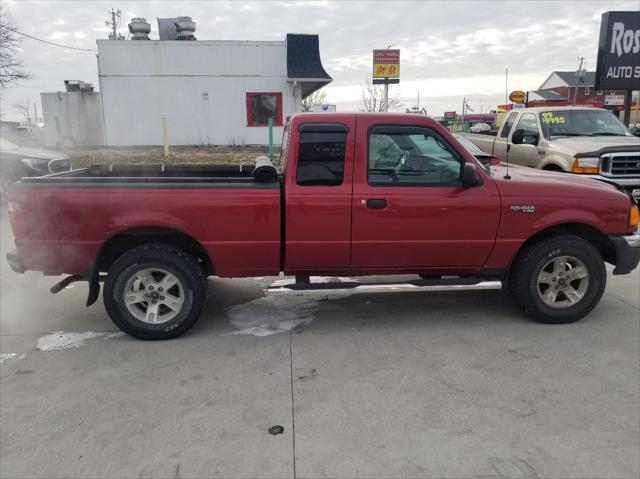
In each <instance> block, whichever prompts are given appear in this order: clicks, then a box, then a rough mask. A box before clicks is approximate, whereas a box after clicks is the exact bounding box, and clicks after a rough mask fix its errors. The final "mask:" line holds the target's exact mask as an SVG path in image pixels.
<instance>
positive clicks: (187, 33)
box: [176, 17, 196, 40]
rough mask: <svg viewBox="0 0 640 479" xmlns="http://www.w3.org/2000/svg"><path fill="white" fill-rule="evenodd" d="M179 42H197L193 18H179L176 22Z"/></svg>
mask: <svg viewBox="0 0 640 479" xmlns="http://www.w3.org/2000/svg"><path fill="white" fill-rule="evenodd" d="M176 31H177V32H178V40H195V39H196V37H195V35H194V33H196V22H194V21H193V20H191V17H178V19H177V21H176Z"/></svg>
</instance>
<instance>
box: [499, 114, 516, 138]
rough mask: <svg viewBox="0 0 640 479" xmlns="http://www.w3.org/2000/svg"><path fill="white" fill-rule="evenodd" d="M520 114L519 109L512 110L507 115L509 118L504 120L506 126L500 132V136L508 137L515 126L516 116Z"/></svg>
mask: <svg viewBox="0 0 640 479" xmlns="http://www.w3.org/2000/svg"><path fill="white" fill-rule="evenodd" d="M517 116H518V112H517V111H512V112H511V113H509V115H507V118H505V120H504V127H503V128H502V131H501V132H500V138H507V137H508V136H509V133H511V128H513V124H514V123H515V122H516V117H517Z"/></svg>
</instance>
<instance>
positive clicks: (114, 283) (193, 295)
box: [103, 244, 207, 340]
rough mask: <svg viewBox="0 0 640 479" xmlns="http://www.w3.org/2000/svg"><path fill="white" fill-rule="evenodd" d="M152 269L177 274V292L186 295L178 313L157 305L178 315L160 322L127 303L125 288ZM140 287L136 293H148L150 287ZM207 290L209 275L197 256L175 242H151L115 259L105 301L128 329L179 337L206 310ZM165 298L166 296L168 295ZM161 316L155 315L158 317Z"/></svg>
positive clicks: (145, 335) (140, 334) (152, 336)
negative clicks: (146, 316) (205, 272)
mask: <svg viewBox="0 0 640 479" xmlns="http://www.w3.org/2000/svg"><path fill="white" fill-rule="evenodd" d="M149 269H151V270H163V271H165V272H168V273H170V274H171V275H173V276H174V277H175V279H176V280H177V281H178V283H177V284H179V288H180V290H179V293H177V295H179V296H181V297H182V303H181V305H180V307H179V310H178V312H176V313H173V312H172V310H171V309H170V308H168V307H167V306H164V305H158V306H157V308H165V309H166V311H167V312H168V315H169V314H175V317H172V318H171V319H169V320H167V321H165V322H160V323H158V324H152V323H149V322H145V321H144V318H142V319H140V318H138V317H136V316H135V315H134V314H133V313H132V312H131V311H130V309H129V306H127V305H126V304H125V289H126V288H128V285H129V284H130V282H131V281H132V280H133V278H134V277H135V278H138V276H137V274H138V273H140V272H143V271H148V270H149ZM152 278H153V276H152ZM138 281H140V280H138ZM138 284H140V282H139V283H138ZM138 287H139V288H141V289H140V290H139V291H137V292H134V293H133V294H138V293H143V294H144V292H145V291H146V288H145V287H143V286H138ZM175 287H178V286H175ZM152 289H153V288H152ZM156 289H157V290H159V291H162V289H159V288H156ZM127 291H129V290H127ZM174 291H177V290H174ZM168 292H169V291H168V290H167V292H165V293H164V294H167V296H169V294H168ZM156 294H162V293H157V292H156ZM206 294H207V280H206V277H205V275H204V273H203V271H202V268H201V267H200V266H199V265H198V262H197V261H196V260H195V258H194V257H193V256H191V255H190V254H188V253H187V252H185V251H184V250H182V249H180V248H176V247H174V246H170V245H165V244H148V245H142V246H138V247H137V248H133V249H131V250H129V251H127V252H126V253H124V254H123V255H122V256H120V257H119V258H118V259H117V260H116V261H115V262H114V263H113V265H112V266H111V268H110V269H109V273H108V275H107V279H106V281H105V284H104V293H103V301H104V306H105V308H106V310H107V313H108V314H109V316H110V317H111V320H112V321H113V322H114V323H115V324H116V326H118V328H120V329H121V330H122V331H124V332H125V333H127V334H129V335H131V336H133V337H135V338H138V339H143V340H162V339H172V338H175V337H178V336H180V335H181V334H182V333H184V332H185V331H187V330H188V329H189V328H190V327H191V326H193V325H194V324H195V323H196V321H197V320H198V318H199V317H200V314H201V313H202V309H203V307H204V303H205V298H206ZM144 295H145V296H148V294H144ZM157 299H158V301H160V300H159V298H157ZM162 299H163V300H164V296H162ZM144 301H147V302H146V303H139V304H140V306H139V309H140V315H142V316H144V315H145V312H144V309H145V308H146V309H148V308H149V306H150V303H149V302H148V300H144ZM154 307H156V306H154ZM158 316H159V315H155V318H157V317H158Z"/></svg>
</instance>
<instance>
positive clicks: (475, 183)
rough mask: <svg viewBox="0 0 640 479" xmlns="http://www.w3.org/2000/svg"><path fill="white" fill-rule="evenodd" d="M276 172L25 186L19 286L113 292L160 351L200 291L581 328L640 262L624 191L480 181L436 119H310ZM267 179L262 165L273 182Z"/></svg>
mask: <svg viewBox="0 0 640 479" xmlns="http://www.w3.org/2000/svg"><path fill="white" fill-rule="evenodd" d="M282 159H283V169H282V172H281V173H280V172H278V171H277V170H276V169H275V168H273V166H272V165H270V164H269V162H264V161H260V162H257V164H256V168H255V169H253V170H251V169H249V170H247V169H246V168H244V169H243V168H241V167H232V166H228V167H226V166H224V167H216V166H205V167H202V166H201V167H196V166H192V167H187V166H166V167H165V166H163V165H158V166H138V167H133V166H112V167H92V168H88V169H79V170H73V171H70V172H65V173H59V174H53V175H48V176H44V177H40V178H24V179H23V180H21V182H19V183H17V184H16V185H15V187H14V188H13V190H12V192H11V197H10V205H9V209H10V218H11V224H12V227H13V231H14V234H15V241H16V247H17V250H16V251H14V252H12V253H10V254H9V255H8V260H9V263H10V265H11V267H12V268H13V270H14V271H16V272H18V273H22V272H24V271H27V270H36V271H42V272H44V274H50V275H58V274H62V273H68V274H70V275H72V276H69V277H68V278H66V279H65V280H63V281H61V282H60V283H59V284H58V285H56V286H54V288H52V291H53V292H57V291H59V290H61V289H62V288H63V287H64V286H65V285H67V284H69V283H70V282H71V281H74V280H80V279H82V280H86V281H88V282H89V285H90V288H89V297H88V300H87V302H88V304H91V303H93V302H95V301H96V300H97V298H98V295H99V291H100V282H101V281H104V291H103V298H104V304H105V307H106V309H107V312H108V313H109V315H110V316H111V318H112V319H113V321H114V322H115V323H116V324H117V325H118V326H119V327H120V328H121V329H122V330H123V331H125V332H127V333H129V334H130V335H132V336H135V337H137V338H141V339H167V338H172V337H176V336H178V335H180V334H181V333H183V332H185V331H186V330H187V329H188V328H189V327H191V326H192V325H193V324H194V323H195V322H196V320H197V319H198V317H199V316H200V314H201V311H202V308H203V304H204V300H205V295H206V292H207V282H206V278H207V276H211V275H215V276H219V277H251V276H268V275H277V274H279V273H280V272H282V271H284V272H285V273H287V274H291V275H296V276H297V278H298V280H299V283H298V284H299V285H302V286H304V284H305V279H306V278H308V276H309V275H325V276H326V275H330V276H337V275H359V276H361V275H389V274H406V273H411V274H418V275H420V276H421V277H422V279H421V280H417V281H415V282H414V283H415V285H417V286H420V285H426V284H429V285H432V284H442V283H443V282H448V283H451V282H452V281H455V282H459V283H461V284H469V283H473V282H479V281H482V280H484V279H499V280H500V281H502V283H503V285H504V286H505V290H506V291H508V293H509V294H510V295H511V296H512V297H513V298H514V299H515V301H516V302H517V304H518V305H519V306H520V307H521V308H522V310H523V311H524V312H525V313H526V314H528V315H529V316H531V317H533V318H535V319H538V320H540V321H543V322H548V323H565V322H570V321H575V320H577V319H580V318H581V317H583V316H585V315H586V314H588V313H589V312H590V311H591V310H592V309H593V308H594V307H595V306H596V304H597V303H598V301H599V300H600V298H601V296H602V294H603V291H604V288H605V282H606V271H605V266H604V262H605V261H606V262H608V263H611V264H613V265H615V269H614V274H626V273H629V272H630V271H632V270H633V269H634V268H635V267H636V266H637V265H638V262H639V261H640V235H638V233H637V228H638V207H637V205H636V204H635V203H634V201H633V200H632V199H631V198H630V197H629V196H627V195H625V194H624V193H623V192H621V191H619V190H618V189H617V188H616V187H615V186H613V185H609V184H606V183H602V182H599V181H596V180H592V179H582V178H576V177H574V176H568V175H563V174H560V173H553V172H546V171H538V170H532V169H528V168H521V167H511V168H508V169H507V167H506V166H505V165H498V166H491V167H488V168H489V169H485V168H484V167H483V166H482V165H481V164H480V163H478V161H477V160H476V159H475V158H474V157H473V156H471V155H470V154H469V153H468V152H467V151H466V150H465V149H464V148H462V146H461V145H460V144H459V143H458V142H457V141H456V139H455V138H454V137H453V136H452V135H451V134H450V133H449V132H448V131H446V130H445V129H444V128H442V127H441V126H440V125H439V124H438V123H437V122H435V121H434V120H432V119H430V118H426V117H422V116H418V115H410V114H365V113H362V114H325V113H321V114H313V113H312V114H300V115H295V116H293V117H292V118H291V119H290V121H289V122H288V124H287V128H286V130H285V137H284V139H283V148H282ZM264 163H267V164H264Z"/></svg>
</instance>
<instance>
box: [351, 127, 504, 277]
mask: <svg viewBox="0 0 640 479" xmlns="http://www.w3.org/2000/svg"><path fill="white" fill-rule="evenodd" d="M379 122H380V120H377V119H376V118H371V117H364V118H363V117H361V118H358V125H357V146H356V158H357V159H358V160H357V161H356V164H355V167H354V189H353V201H352V230H351V234H352V243H351V244H352V252H351V266H352V268H363V269H382V270H386V269H389V270H397V271H416V272H418V271H420V272H428V271H429V269H430V268H439V269H442V268H451V269H453V270H455V269H458V268H462V269H465V268H471V269H477V268H479V267H481V266H482V265H483V264H484V262H485V261H486V259H487V257H488V256H489V253H490V251H491V249H492V247H493V244H494V241H495V236H496V232H497V228H498V222H499V205H500V200H499V196H498V191H497V188H496V186H495V184H494V182H493V181H492V180H491V179H490V178H489V177H488V176H487V175H485V174H484V173H482V178H483V185H482V186H476V187H470V188H465V187H463V186H462V185H461V183H460V171H461V164H462V162H464V161H465V160H464V157H463V156H464V155H461V154H460V153H458V152H457V151H456V150H455V149H454V148H453V147H452V146H451V145H450V144H449V143H448V142H447V141H446V140H445V134H444V131H443V129H441V128H440V127H439V126H437V125H436V124H435V122H432V121H430V120H428V121H425V119H424V118H419V117H418V118H416V120H415V124H411V125H384V124H378V123H379ZM425 125H429V126H425ZM458 148H459V147H458ZM465 155H466V153H465ZM468 159H469V158H468ZM478 168H480V166H478Z"/></svg>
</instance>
